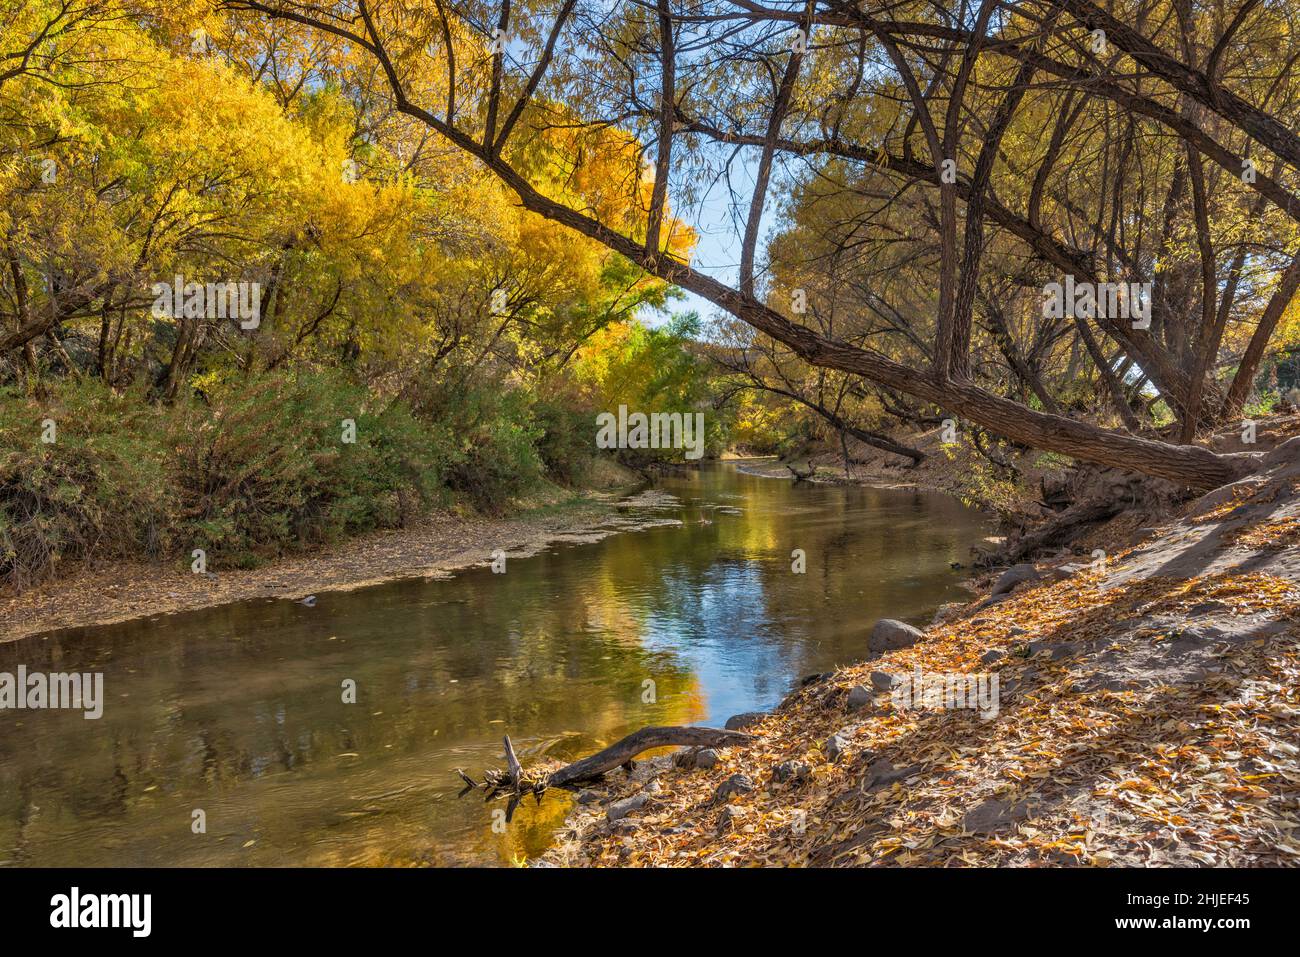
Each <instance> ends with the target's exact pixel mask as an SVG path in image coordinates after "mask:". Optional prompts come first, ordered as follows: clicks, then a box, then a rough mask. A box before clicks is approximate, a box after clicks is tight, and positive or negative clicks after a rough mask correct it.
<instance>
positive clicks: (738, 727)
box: [723, 711, 767, 731]
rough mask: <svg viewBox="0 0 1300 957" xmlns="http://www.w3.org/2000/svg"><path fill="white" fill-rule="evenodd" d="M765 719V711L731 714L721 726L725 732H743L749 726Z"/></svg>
mask: <svg viewBox="0 0 1300 957" xmlns="http://www.w3.org/2000/svg"><path fill="white" fill-rule="evenodd" d="M766 717H767V712H766V711H746V712H744V713H743V714H733V715H732V716H731V717H730V718H728V719H727V723H726V724H724V725H723V728H725V729H726V730H727V731H744V730H745V729H746V728H748V727H749V726H750V725H754V724H758V722H760V721H762V720H763V719H764V718H766Z"/></svg>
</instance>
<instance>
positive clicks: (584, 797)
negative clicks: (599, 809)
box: [578, 791, 604, 804]
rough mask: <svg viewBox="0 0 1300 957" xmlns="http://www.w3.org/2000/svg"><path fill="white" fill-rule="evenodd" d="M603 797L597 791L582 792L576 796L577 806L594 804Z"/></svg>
mask: <svg viewBox="0 0 1300 957" xmlns="http://www.w3.org/2000/svg"><path fill="white" fill-rule="evenodd" d="M603 797H604V795H603V794H601V793H600V792H599V791H583V792H582V793H581V794H579V795H578V803H579V804H595V803H596V802H597V801H599V800H601V799H602V798H603Z"/></svg>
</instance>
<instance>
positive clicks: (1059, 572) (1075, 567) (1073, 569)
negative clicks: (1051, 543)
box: [1048, 562, 1088, 581]
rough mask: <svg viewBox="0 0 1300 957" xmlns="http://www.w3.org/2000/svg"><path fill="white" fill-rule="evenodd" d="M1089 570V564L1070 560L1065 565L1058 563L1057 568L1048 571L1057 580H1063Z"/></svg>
mask: <svg viewBox="0 0 1300 957" xmlns="http://www.w3.org/2000/svg"><path fill="white" fill-rule="evenodd" d="M1087 570H1088V566H1087V565H1082V564H1080V563H1079V562H1068V563H1066V564H1064V565H1058V566H1057V567H1055V568H1051V569H1048V573H1049V574H1050V575H1051V576H1052V577H1053V578H1055V579H1056V580H1057V581H1061V580H1062V579H1066V578H1073V577H1074V576H1075V575H1077V574H1079V572H1082V571H1087Z"/></svg>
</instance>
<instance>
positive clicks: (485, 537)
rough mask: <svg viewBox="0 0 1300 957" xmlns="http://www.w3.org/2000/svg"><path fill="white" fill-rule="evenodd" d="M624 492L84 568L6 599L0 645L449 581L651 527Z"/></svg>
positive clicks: (0, 608)
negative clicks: (264, 602)
mask: <svg viewBox="0 0 1300 957" xmlns="http://www.w3.org/2000/svg"><path fill="white" fill-rule="evenodd" d="M623 494H624V493H623V492H619V491H602V492H588V493H585V494H583V495H581V496H578V497H570V498H567V499H565V500H561V501H556V502H551V503H549V504H545V505H541V506H537V507H533V508H530V509H527V510H525V511H522V512H520V513H519V514H518V515H515V516H512V517H509V518H501V519H493V518H482V517H465V516H458V515H453V514H439V515H433V516H429V517H427V518H425V519H424V520H422V521H421V522H420V523H419V524H417V525H414V526H412V527H410V528H405V529H396V530H386V531H381V532H372V533H370V534H367V535H362V536H358V537H357V538H353V539H348V540H347V541H344V542H340V543H339V544H337V545H334V546H332V547H328V548H324V549H321V550H318V551H315V552H312V553H310V554H303V555H297V556H292V557H288V558H283V559H279V560H276V561H273V562H270V563H268V564H266V565H263V566H261V567H258V568H254V569H238V568H233V569H223V568H219V567H218V568H215V569H210V572H211V573H210V574H207V575H197V574H194V573H193V572H191V571H190V570H189V568H188V566H187V565H185V564H182V563H180V562H176V563H172V564H150V563H130V562H114V563H111V564H107V565H105V566H103V567H100V568H90V567H84V566H83V567H78V568H75V569H72V570H70V571H69V572H68V573H67V574H65V575H63V576H60V577H58V578H56V579H54V580H53V581H51V582H48V583H46V584H44V585H42V586H40V587H38V588H33V589H30V590H28V591H26V592H23V593H22V594H20V595H14V594H6V593H0V642H3V641H15V640H17V639H19V638H24V637H26V636H29V635H33V634H39V633H43V632H47V631H56V630H60V629H64V628H78V627H87V626H92V625H106V624H113V623H116V622H121V621H128V620H131V619H134V618H146V617H152V616H155V615H168V614H173V613H176V612H182V611H193V610H196V609H200V608H208V607H212V606H215V605H224V604H228V603H230V602H237V601H244V600H247V599H252V598H272V597H280V598H285V599H298V598H302V597H305V596H307V595H310V594H320V593H324V592H331V591H350V590H353V589H357V588H364V587H366V586H368V585H377V584H380V583H382V582H387V581H393V580H396V579H402V578H418V577H446V576H448V575H450V574H451V573H452V572H453V571H455V570H457V569H461V568H467V567H470V566H474V565H481V564H486V563H487V562H489V561H490V559H491V554H492V552H493V551H494V550H496V549H501V550H502V551H504V552H505V553H506V556H507V558H522V557H527V556H528V555H531V554H534V553H536V552H537V551H540V550H541V549H543V548H545V547H546V546H547V545H550V544H552V543H555V542H587V541H598V540H599V539H601V538H604V537H606V536H608V535H613V534H617V533H618V532H621V531H630V530H634V529H635V528H638V527H641V526H642V525H643V524H644V520H643V519H642V520H637V519H633V518H631V517H628V516H624V515H621V514H619V512H618V509H617V508H616V506H617V504H618V503H619V501H620V500H621V499H622V498H623Z"/></svg>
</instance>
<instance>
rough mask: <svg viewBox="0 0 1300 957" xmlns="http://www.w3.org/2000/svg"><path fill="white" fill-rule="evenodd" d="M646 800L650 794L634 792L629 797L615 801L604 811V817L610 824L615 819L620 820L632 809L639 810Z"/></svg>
mask: <svg viewBox="0 0 1300 957" xmlns="http://www.w3.org/2000/svg"><path fill="white" fill-rule="evenodd" d="M648 800H650V795H648V794H634V795H632V796H631V797H630V798H624V799H623V800H621V801H615V802H614V803H613V804H611V805H610V806H609V808H608V809H607V810H606V811H605V817H606V818H607V819H608V820H609V822H610V823H611V824H612V823H614V822H615V821H621V820H623V818H625V817H627V816H628V815H629V814H631V813H632V812H633V811H639V810H641V808H643V807H644V806H645V803H646V801H648Z"/></svg>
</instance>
